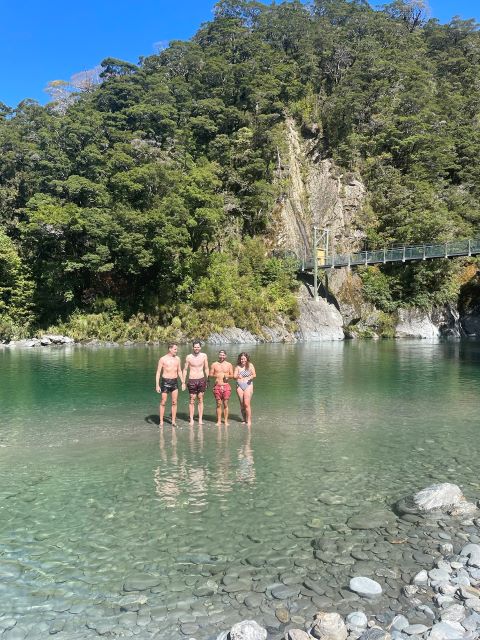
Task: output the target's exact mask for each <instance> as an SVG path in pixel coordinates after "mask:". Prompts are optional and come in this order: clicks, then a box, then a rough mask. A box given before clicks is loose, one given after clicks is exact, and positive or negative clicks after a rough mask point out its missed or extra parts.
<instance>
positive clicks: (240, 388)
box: [155, 340, 256, 427]
mask: <svg viewBox="0 0 480 640" xmlns="http://www.w3.org/2000/svg"><path fill="white" fill-rule="evenodd" d="M177 351H178V345H177V344H175V343H174V342H172V343H170V344H169V345H168V353H166V354H165V355H164V356H162V357H161V358H160V360H159V361H158V366H157V374H156V379H155V382H156V391H157V393H161V394H162V399H161V401H160V426H161V427H163V421H164V417H165V406H166V404H167V398H168V396H169V394H170V396H171V403H172V426H176V420H177V399H178V390H179V389H178V379H179V378H180V384H181V388H182V391H185V390H186V389H188V393H189V395H190V404H189V407H188V408H189V419H190V422H189V424H190V426H192V425H193V424H194V415H195V403H197V406H198V424H203V399H204V395H205V392H206V390H207V388H208V380H209V378H213V379H214V384H213V395H214V397H215V400H216V403H217V423H216V424H217V425H218V426H220V425H221V424H222V416H223V421H224V423H225V425H228V424H229V422H228V401H229V399H230V395H231V392H232V389H231V387H230V384H229V380H230V379H232V380H235V381H236V385H237V395H238V399H239V401H240V410H241V412H242V424H247V425H248V426H249V427H250V426H251V424H252V408H251V399H252V394H253V380H254V378H255V377H256V373H255V367H254V366H253V364H252V363H251V362H250V357H249V355H248V353H245V351H242V353H240V355H239V356H238V358H237V365H236V367H235V369H234V368H233V365H232V364H231V363H230V362H228V361H227V352H226V351H225V350H224V349H221V350H220V351H219V352H218V360H217V361H216V362H214V363H213V364H212V366H211V367H209V365H208V358H207V354H206V353H203V352H202V344H201V342H200V341H199V340H195V342H194V343H193V345H192V353H190V354H189V355H188V356H187V357H186V359H185V364H184V367H183V369H182V365H181V362H180V358H179V357H178V356H177Z"/></svg>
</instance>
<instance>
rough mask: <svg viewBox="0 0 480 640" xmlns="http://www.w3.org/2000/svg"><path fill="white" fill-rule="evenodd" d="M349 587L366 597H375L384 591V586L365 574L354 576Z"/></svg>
mask: <svg viewBox="0 0 480 640" xmlns="http://www.w3.org/2000/svg"><path fill="white" fill-rule="evenodd" d="M349 587H350V590H351V591H355V593H358V595H360V596H363V597H364V598H375V597H376V596H379V595H381V593H382V587H381V586H380V585H379V584H378V582H375V580H371V579H370V578H366V577H364V576H359V577H356V578H352V579H351V580H350V583H349Z"/></svg>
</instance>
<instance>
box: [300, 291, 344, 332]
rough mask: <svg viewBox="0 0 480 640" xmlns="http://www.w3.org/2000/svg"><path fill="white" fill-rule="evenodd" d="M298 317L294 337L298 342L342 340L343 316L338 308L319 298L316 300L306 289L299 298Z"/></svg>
mask: <svg viewBox="0 0 480 640" xmlns="http://www.w3.org/2000/svg"><path fill="white" fill-rule="evenodd" d="M299 305H300V317H299V319H298V330H297V331H296V332H295V338H296V339H297V340H298V341H299V342H324V341H325V342H328V341H335V340H343V339H344V337H345V336H344V333H343V318H342V316H341V314H340V312H339V311H338V309H337V308H336V307H335V306H334V305H333V304H330V303H329V302H327V301H326V300H325V299H324V298H319V299H318V301H317V302H315V300H313V299H312V298H310V296H309V295H308V293H307V292H306V291H304V292H303V294H301V296H300V299H299Z"/></svg>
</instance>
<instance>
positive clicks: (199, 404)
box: [197, 392, 203, 424]
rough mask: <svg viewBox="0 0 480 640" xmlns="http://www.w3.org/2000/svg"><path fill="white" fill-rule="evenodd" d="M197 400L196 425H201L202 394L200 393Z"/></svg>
mask: <svg viewBox="0 0 480 640" xmlns="http://www.w3.org/2000/svg"><path fill="white" fill-rule="evenodd" d="M197 398H198V424H203V392H200V393H199V394H198V396H197Z"/></svg>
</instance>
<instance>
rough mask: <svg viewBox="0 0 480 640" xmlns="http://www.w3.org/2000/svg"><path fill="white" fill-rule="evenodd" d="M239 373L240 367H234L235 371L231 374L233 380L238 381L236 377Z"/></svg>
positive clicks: (238, 377)
mask: <svg viewBox="0 0 480 640" xmlns="http://www.w3.org/2000/svg"><path fill="white" fill-rule="evenodd" d="M239 371H240V367H238V366H237V367H235V371H234V372H233V377H234V379H235V380H239V379H240V376H239V375H238V372H239Z"/></svg>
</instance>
